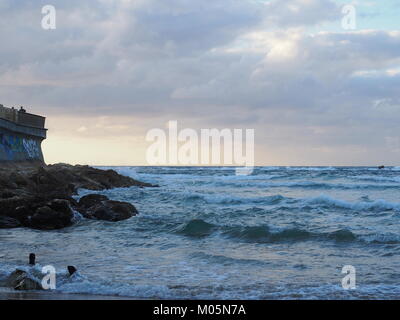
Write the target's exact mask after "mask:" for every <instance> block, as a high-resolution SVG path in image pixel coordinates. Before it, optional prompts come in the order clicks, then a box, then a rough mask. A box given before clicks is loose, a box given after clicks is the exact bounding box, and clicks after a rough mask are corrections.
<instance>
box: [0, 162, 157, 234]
mask: <svg viewBox="0 0 400 320" xmlns="http://www.w3.org/2000/svg"><path fill="white" fill-rule="evenodd" d="M131 186H137V187H141V188H142V187H155V186H154V185H151V184H148V183H144V182H140V181H137V180H134V179H132V178H130V177H125V176H122V175H120V174H118V173H117V172H115V171H114V170H100V169H96V168H92V167H89V166H71V165H67V164H57V165H50V166H43V167H36V168H32V167H22V168H21V167H20V168H18V169H11V168H3V169H0V228H17V227H21V226H23V227H29V228H34V229H43V230H51V229H60V228H64V227H67V226H69V225H71V224H72V223H73V220H74V219H73V218H74V210H76V211H78V212H80V213H81V214H82V215H83V216H84V217H86V218H88V219H98V220H107V221H119V220H124V219H128V218H130V217H132V216H134V215H136V214H137V213H138V212H137V210H136V208H135V207H134V206H133V205H132V204H130V203H126V202H119V201H112V200H109V199H108V198H107V197H105V196H100V195H89V196H86V197H83V198H82V199H81V200H80V201H79V203H78V202H76V201H75V200H74V199H73V198H72V196H73V195H74V194H76V192H77V190H78V189H79V188H84V189H89V190H96V191H99V190H104V189H110V188H123V187H131Z"/></svg>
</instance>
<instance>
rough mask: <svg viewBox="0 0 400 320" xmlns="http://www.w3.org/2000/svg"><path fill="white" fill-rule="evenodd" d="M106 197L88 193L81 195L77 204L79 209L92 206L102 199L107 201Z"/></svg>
mask: <svg viewBox="0 0 400 320" xmlns="http://www.w3.org/2000/svg"><path fill="white" fill-rule="evenodd" d="M107 200H108V198H107V197H106V196H103V195H101V194H89V195H87V196H83V197H82V198H80V200H79V202H78V205H79V208H81V209H88V208H90V207H93V206H94V205H96V204H99V203H100V202H102V201H107Z"/></svg>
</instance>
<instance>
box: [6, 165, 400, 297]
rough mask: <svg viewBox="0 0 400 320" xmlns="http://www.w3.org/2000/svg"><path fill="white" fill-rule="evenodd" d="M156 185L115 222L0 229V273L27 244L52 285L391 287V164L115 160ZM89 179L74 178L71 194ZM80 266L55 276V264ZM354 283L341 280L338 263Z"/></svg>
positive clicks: (105, 288) (360, 290) (337, 293)
mask: <svg viewBox="0 0 400 320" xmlns="http://www.w3.org/2000/svg"><path fill="white" fill-rule="evenodd" d="M113 169H115V170H117V171H118V172H119V173H121V174H124V175H128V176H131V177H133V178H136V179H139V180H141V181H145V182H150V183H153V184H159V185H160V187H159V188H143V189H141V188H136V187H132V188H123V189H113V190H107V191H102V192H97V193H100V194H104V195H107V196H108V197H109V198H111V199H114V200H120V201H128V202H131V203H133V204H134V205H135V206H136V207H137V209H138V210H139V212H140V215H139V216H137V217H133V218H131V219H129V220H126V221H121V222H117V223H111V222H103V221H89V220H85V219H80V220H79V221H78V223H77V224H75V225H74V226H72V227H69V228H66V229H63V230H59V231H35V230H29V229H13V230H0V243H1V251H0V281H1V280H2V279H5V277H6V276H7V274H9V273H10V272H11V271H12V270H14V269H15V267H16V266H18V265H22V264H24V263H26V261H27V256H28V254H29V253H30V252H35V253H36V254H37V256H38V262H39V263H40V264H41V265H48V264H50V265H53V266H55V267H56V269H57V272H58V275H59V277H58V278H57V280H58V281H57V291H60V292H68V293H88V294H105V295H121V296H131V297H137V298H151V299H153V298H155V299H399V298H400V258H399V255H400V227H399V225H400V168H396V167H394V168H385V169H383V170H378V169H376V168H367V167H258V168H256V169H255V171H254V173H253V174H252V175H250V176H236V175H235V170H234V168H226V167H213V168H209V167H200V168H199V167H114V168H113ZM88 193H93V192H92V191H87V190H80V193H79V196H83V195H85V194H88ZM67 265H75V266H76V267H77V268H78V270H79V276H77V277H75V278H74V279H71V280H65V267H66V266H67ZM345 265H352V266H354V267H355V269H356V288H355V289H353V290H344V289H343V288H342V278H343V277H344V276H345V274H342V268H343V266H345Z"/></svg>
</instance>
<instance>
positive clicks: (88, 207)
mask: <svg viewBox="0 0 400 320" xmlns="http://www.w3.org/2000/svg"><path fill="white" fill-rule="evenodd" d="M78 211H79V212H80V213H81V214H82V215H83V216H84V217H85V218H87V219H96V220H106V221H120V220H126V219H129V218H131V217H133V216H136V215H137V214H138V212H137V210H136V208H135V206H133V205H132V204H130V203H127V202H121V201H113V200H109V199H108V198H107V197H106V196H103V195H99V194H90V195H87V196H84V197H82V198H81V199H80V200H79V202H78Z"/></svg>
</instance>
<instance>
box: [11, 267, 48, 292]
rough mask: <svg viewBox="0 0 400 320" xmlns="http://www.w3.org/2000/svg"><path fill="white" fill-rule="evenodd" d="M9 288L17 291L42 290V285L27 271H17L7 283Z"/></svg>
mask: <svg viewBox="0 0 400 320" xmlns="http://www.w3.org/2000/svg"><path fill="white" fill-rule="evenodd" d="M6 284H7V286H8V287H11V288H14V289H15V290H42V289H43V288H42V285H41V283H40V281H39V280H38V279H35V278H34V277H32V276H31V275H29V274H28V272H26V271H25V270H20V269H16V270H15V271H13V272H12V273H11V274H10V275H9V277H8V279H7V282H6Z"/></svg>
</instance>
